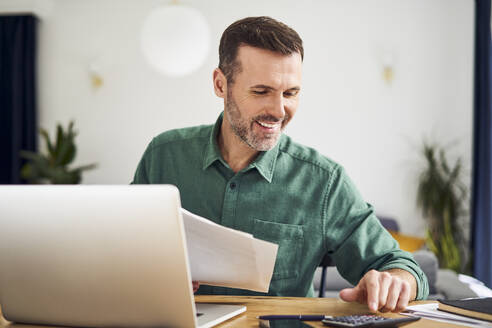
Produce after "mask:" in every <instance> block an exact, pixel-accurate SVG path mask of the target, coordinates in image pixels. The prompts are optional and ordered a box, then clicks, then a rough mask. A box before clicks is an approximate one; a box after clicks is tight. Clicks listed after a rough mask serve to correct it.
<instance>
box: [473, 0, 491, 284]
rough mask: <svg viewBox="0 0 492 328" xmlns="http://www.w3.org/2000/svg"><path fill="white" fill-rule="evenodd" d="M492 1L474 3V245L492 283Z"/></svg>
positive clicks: (483, 275)
mask: <svg viewBox="0 0 492 328" xmlns="http://www.w3.org/2000/svg"><path fill="white" fill-rule="evenodd" d="M490 1H491V0H476V1H475V4H476V7H475V11H476V12H475V95H474V118H473V125H474V127H473V134H474V135H473V182H472V183H473V186H472V204H471V205H472V211H471V212H472V248H473V272H474V275H475V277H476V278H478V279H479V280H482V281H483V282H484V283H485V284H486V285H487V286H488V287H492V157H491V151H492V133H491V128H492V121H491V120H492V115H491V114H492V108H491V102H490V93H491V91H492V90H491V80H490V78H491V71H490V69H491V65H490V62H491V59H492V58H491V35H490V34H491V33H490Z"/></svg>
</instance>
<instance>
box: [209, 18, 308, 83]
mask: <svg viewBox="0 0 492 328" xmlns="http://www.w3.org/2000/svg"><path fill="white" fill-rule="evenodd" d="M242 45H249V46H252V47H256V48H261V49H266V50H271V51H274V52H278V53H281V54H283V55H290V54H292V53H295V52H297V53H299V54H300V55H301V59H304V49H303V48H302V39H301V37H300V36H299V34H297V32H296V31H294V30H293V29H292V28H290V27H289V26H287V25H285V24H284V23H282V22H279V21H277V20H275V19H273V18H271V17H267V16H260V17H246V18H243V19H241V20H238V21H236V22H234V23H232V24H231V25H229V27H228V28H226V30H225V31H224V33H222V37H221V38H220V45H219V68H220V70H221V71H222V73H224V75H225V77H226V78H227V83H233V82H234V74H236V73H237V72H239V71H240V70H241V66H240V63H239V62H237V60H236V57H237V52H238V49H239V47H240V46H242Z"/></svg>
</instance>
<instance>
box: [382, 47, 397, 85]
mask: <svg viewBox="0 0 492 328" xmlns="http://www.w3.org/2000/svg"><path fill="white" fill-rule="evenodd" d="M394 57H395V56H394V55H393V54H392V53H390V52H385V53H384V54H383V57H382V63H383V80H384V81H385V82H386V83H387V84H391V83H392V82H393V79H394V77H395V72H394V65H395V58H394Z"/></svg>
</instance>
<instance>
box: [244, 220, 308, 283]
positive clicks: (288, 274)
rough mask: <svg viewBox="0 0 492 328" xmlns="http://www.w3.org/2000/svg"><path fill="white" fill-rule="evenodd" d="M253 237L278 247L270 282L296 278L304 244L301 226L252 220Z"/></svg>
mask: <svg viewBox="0 0 492 328" xmlns="http://www.w3.org/2000/svg"><path fill="white" fill-rule="evenodd" d="M253 235H254V237H255V238H258V239H262V240H266V241H269V242H272V243H275V244H277V245H278V251H277V259H276V260H275V268H274V270H273V276H272V280H277V279H289V278H297V277H298V276H299V265H300V261H301V256H302V247H303V244H304V232H303V230H302V226H301V225H295V224H286V223H277V222H269V221H263V220H259V219H254V229H253Z"/></svg>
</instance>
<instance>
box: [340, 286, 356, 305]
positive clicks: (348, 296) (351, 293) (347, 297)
mask: <svg viewBox="0 0 492 328" xmlns="http://www.w3.org/2000/svg"><path fill="white" fill-rule="evenodd" d="M359 293H360V291H359V288H358V287H354V288H345V289H342V290H341V291H340V298H341V299H342V300H344V301H345V302H355V301H358V300H359Z"/></svg>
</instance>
